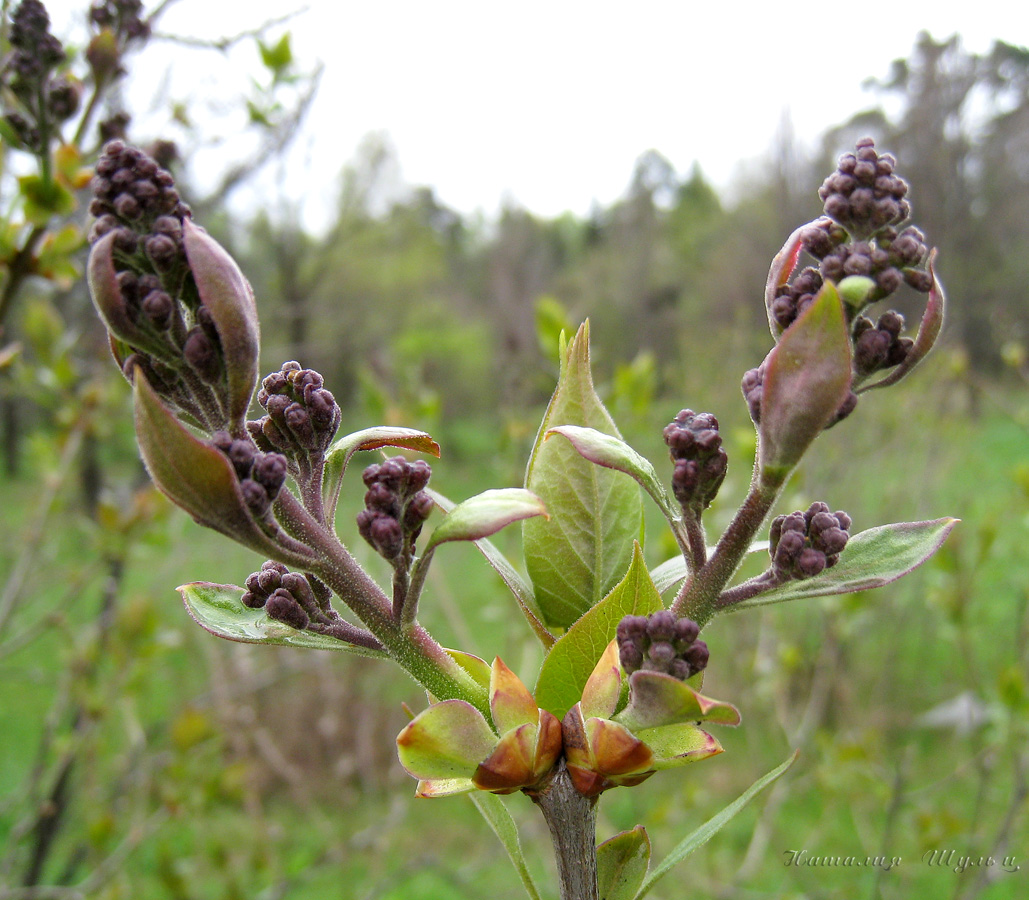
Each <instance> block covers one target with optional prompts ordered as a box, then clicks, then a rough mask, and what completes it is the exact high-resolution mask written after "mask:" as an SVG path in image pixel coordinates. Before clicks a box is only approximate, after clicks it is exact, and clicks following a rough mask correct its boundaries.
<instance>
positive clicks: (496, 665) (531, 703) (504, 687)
mask: <svg viewBox="0 0 1029 900" xmlns="http://www.w3.org/2000/svg"><path fill="white" fill-rule="evenodd" d="M489 693H490V697H489V704H490V712H491V713H492V715H493V724H494V725H495V726H496V728H497V734H505V733H506V732H508V731H511V730H512V729H513V728H518V727H519V726H521V725H525V724H531V725H532V726H533V727H535V726H536V725H537V724H538V722H539V707H538V706H536V701H535V700H533V699H532V694H531V693H529V689H528V688H527V687H526V686H525V685H524V684H523V683H522V680H521V679H520V678H519V677H518V676H517V675H515V673H514V672H512V671H511V670H510V669H509V668H508V667H507V666H505V665H504V661H503V660H502V659H501V658H500V657H499V656H498V657H497V658H496V659H495V660H493V669H492V672H491V674H490V685H489Z"/></svg>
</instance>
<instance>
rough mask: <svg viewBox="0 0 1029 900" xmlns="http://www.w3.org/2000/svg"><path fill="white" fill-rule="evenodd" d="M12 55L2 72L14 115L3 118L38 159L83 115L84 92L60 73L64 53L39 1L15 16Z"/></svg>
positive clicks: (0, 80) (26, 3) (30, 0)
mask: <svg viewBox="0 0 1029 900" xmlns="http://www.w3.org/2000/svg"><path fill="white" fill-rule="evenodd" d="M8 40H9V41H10V45H11V52H10V53H9V54H8V55H7V58H6V59H5V60H4V61H3V68H2V69H0V86H2V87H3V88H5V89H6V91H8V92H9V94H8V98H9V99H10V100H12V101H13V102H14V105H15V107H16V108H15V109H14V110H12V111H10V112H8V113H6V114H5V116H4V120H5V123H6V125H7V135H5V136H9V137H10V138H13V139H14V140H16V141H17V142H18V143H20V144H21V145H22V146H23V147H25V148H26V149H27V150H29V151H30V152H32V153H35V154H43V153H48V152H49V142H50V140H51V139H53V138H54V137H57V136H59V135H58V134H57V132H58V126H59V125H60V123H61V122H64V121H65V120H67V119H69V118H71V117H72V116H73V115H75V113H76V112H77V111H78V108H79V101H80V98H81V93H82V88H81V85H80V84H79V82H78V81H77V80H75V79H74V78H71V77H70V76H67V75H64V74H61V73H59V71H58V70H59V69H60V67H61V65H62V64H63V63H64V61H65V58H66V57H65V52H64V47H63V46H62V45H61V42H60V41H59V40H58V39H57V38H56V37H54V35H53V34H51V33H50V17H49V15H47V11H46V7H45V6H43V4H42V3H41V2H39V0H22V2H21V3H19V4H18V6H17V8H16V9H15V10H14V12H13V13H12V15H11V27H10V31H9V32H8Z"/></svg>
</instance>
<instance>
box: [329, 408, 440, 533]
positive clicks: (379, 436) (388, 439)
mask: <svg viewBox="0 0 1029 900" xmlns="http://www.w3.org/2000/svg"><path fill="white" fill-rule="evenodd" d="M382 447H400V448H402V449H404V450H417V451H418V452H419V453H428V454H430V455H432V456H435V457H436V458H437V459H438V458H439V444H437V443H436V442H435V441H434V440H433V439H432V438H431V437H430V436H429V435H428V434H427V433H426V432H424V431H416V430H415V429H413V428H394V427H391V426H389V425H377V426H375V427H374V428H365V429H362V430H361V431H355V432H354V433H353V434H348V435H346V436H345V437H341V438H340V439H339V440H338V441H336V442H335V443H333V445H332V446H331V447H329V449H328V450H327V451H326V452H325V476H324V478H323V479H322V501H323V502H324V504H325V511H326V516H327V517H328V519H329V521H330V522H331V521H332V519H333V516H334V515H335V511H336V500H337V498H338V497H339V487H340V484H341V483H342V482H343V475H344V474H345V473H346V470H347V466H348V465H349V464H350V460H351V459H352V458H353V456H354V454H355V453H357V452H358V451H359V450H379V449H381V448H382Z"/></svg>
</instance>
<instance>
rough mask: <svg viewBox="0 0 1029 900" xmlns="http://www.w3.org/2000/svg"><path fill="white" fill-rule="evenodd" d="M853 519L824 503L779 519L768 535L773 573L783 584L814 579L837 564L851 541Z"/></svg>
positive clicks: (775, 520) (773, 522)
mask: <svg viewBox="0 0 1029 900" xmlns="http://www.w3.org/2000/svg"><path fill="white" fill-rule="evenodd" d="M850 525H851V521H850V516H848V515H847V514H846V513H845V512H842V511H840V510H837V511H836V512H835V513H833V512H830V511H829V507H828V506H827V505H826V504H824V503H821V502H817V503H812V504H811V506H809V507H808V509H807V511H806V512H801V511H799V510H798V511H797V512H794V513H790V514H789V515H786V516H776V517H775V518H774V519H773V520H772V527H771V530H770V532H769V548H768V552H769V554H770V555H771V557H772V572H773V574H774V575H775V577H776V578H777V579H778V580H780V581H788V580H790V579H800V578H813V577H814V576H815V575H818V574H820V573H821V572H822V571H823V570H824V569H827V568H830V567H831V566H834V565H836V563H837V561H838V560H839V558H840V553H841V551H842V550H843V548H844V547H846V546H847V541H848V540H849V539H850V530H849V529H850Z"/></svg>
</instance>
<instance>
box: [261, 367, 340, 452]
mask: <svg viewBox="0 0 1029 900" xmlns="http://www.w3.org/2000/svg"><path fill="white" fill-rule="evenodd" d="M324 384H325V381H324V379H323V378H322V376H321V375H319V374H318V373H317V372H315V371H314V370H313V369H302V368H301V367H300V363H298V362H293V361H290V362H286V363H283V365H282V368H281V369H280V370H279V371H278V372H273V373H272V374H271V375H269V376H268V377H267V378H265V379H264V381H263V382H261V389H260V390H259V391H258V392H257V402H258V403H260V404H261V406H262V407H264V409H265V410H267V412H268V415H266V416H262V417H261V418H260V419H258V420H256V421H252V422H248V423H247V430H248V431H249V432H250V434H251V436H252V437H253V438H254V440H255V441H256V442H257V444H258V446H261V447H264V448H265V449H268V450H272V449H274V450H278V451H280V452H281V453H285V454H286V455H287V456H290V457H295V456H297V455H306V454H309V453H314V454H321V453H324V452H325V450H326V449H327V448H328V447H329V445H330V444H331V443H332V439H333V437H334V436H335V434H336V430H337V429H338V428H339V423H340V420H341V418H342V413H341V412H340V409H339V404H337V403H336V398H335V397H333V396H332V393H331V392H330V391H328V390H326V388H325V386H324Z"/></svg>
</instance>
